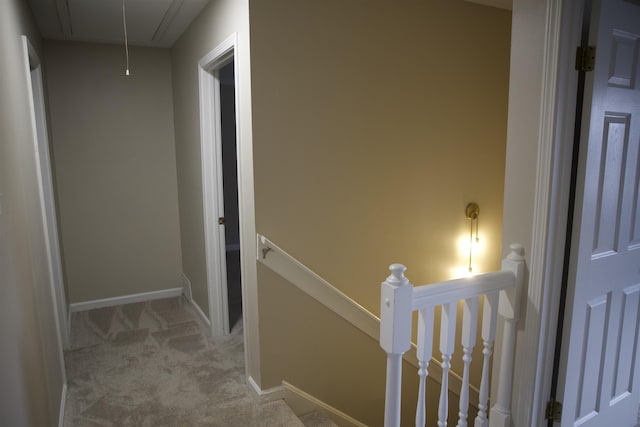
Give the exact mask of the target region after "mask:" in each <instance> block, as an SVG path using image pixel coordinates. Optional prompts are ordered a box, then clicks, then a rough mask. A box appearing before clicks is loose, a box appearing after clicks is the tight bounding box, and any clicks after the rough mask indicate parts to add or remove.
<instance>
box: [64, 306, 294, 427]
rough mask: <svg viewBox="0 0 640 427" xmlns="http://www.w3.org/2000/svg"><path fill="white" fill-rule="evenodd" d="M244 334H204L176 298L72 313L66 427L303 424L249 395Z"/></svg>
mask: <svg viewBox="0 0 640 427" xmlns="http://www.w3.org/2000/svg"><path fill="white" fill-rule="evenodd" d="M242 334H243V332H242V322H238V323H237V324H236V325H235V327H234V329H233V331H232V333H231V335H229V336H227V337H217V338H213V337H209V336H207V333H206V328H205V327H204V325H203V324H202V322H201V321H200V319H199V318H198V316H197V314H196V312H195V311H194V309H193V307H192V306H191V304H190V303H189V302H188V301H187V300H186V299H184V298H182V297H179V298H170V299H161V300H155V301H148V302H141V303H134V304H127V305H122V306H117V307H105V308H98V309H93V310H89V311H84V312H76V313H73V315H72V320H71V344H72V346H71V349H70V350H69V351H67V352H65V355H64V356H65V365H66V369H67V376H68V391H67V405H66V413H65V423H64V425H65V426H66V427H85V426H86V427H94V426H205V425H206V426H283V427H284V426H287V427H288V426H302V425H303V424H302V423H301V422H300V420H299V419H298V418H297V417H296V416H295V415H294V414H293V412H291V410H290V409H289V408H288V407H287V406H286V404H285V403H284V401H281V400H279V401H275V402H271V403H266V404H262V405H260V404H258V403H257V401H256V399H255V397H253V396H252V394H251V391H250V389H249V387H248V386H247V385H246V384H245V380H244V352H243V335H242Z"/></svg>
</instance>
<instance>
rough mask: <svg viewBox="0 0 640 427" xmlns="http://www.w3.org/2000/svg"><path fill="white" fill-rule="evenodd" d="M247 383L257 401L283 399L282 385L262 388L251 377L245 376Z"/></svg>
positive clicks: (264, 401) (265, 401)
mask: <svg viewBox="0 0 640 427" xmlns="http://www.w3.org/2000/svg"><path fill="white" fill-rule="evenodd" d="M247 384H248V385H249V388H251V391H253V395H254V397H255V398H256V399H257V400H258V402H259V403H267V402H274V401H276V400H282V399H284V387H282V386H281V385H279V386H275V387H271V388H268V389H266V390H262V389H261V388H260V386H259V385H258V383H256V381H255V380H254V379H253V378H252V377H251V376H249V377H247Z"/></svg>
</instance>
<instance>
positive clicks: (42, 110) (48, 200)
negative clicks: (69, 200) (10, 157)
mask: <svg viewBox="0 0 640 427" xmlns="http://www.w3.org/2000/svg"><path fill="white" fill-rule="evenodd" d="M22 45H23V49H24V54H25V67H26V74H27V85H28V88H27V90H28V93H29V107H30V108H29V109H30V116H31V117H30V121H31V129H32V132H33V143H34V150H35V161H36V168H37V174H38V177H37V179H38V193H39V198H40V206H41V209H42V226H43V231H44V238H45V244H46V252H47V264H48V266H47V268H48V273H49V277H50V279H51V283H50V286H51V293H52V296H53V301H54V307H53V309H54V314H55V317H56V323H57V328H56V329H57V331H58V340H59V342H60V345H61V348H62V349H68V348H69V347H70V317H69V310H68V307H67V298H66V296H65V290H64V276H63V272H62V256H61V253H60V239H59V236H58V222H57V218H56V201H55V196H54V190H53V174H52V170H51V158H50V152H49V135H48V132H47V113H46V106H45V101H44V85H43V79H42V62H41V61H40V57H39V55H38V53H37V52H36V50H35V48H34V47H33V45H32V44H31V42H30V41H29V39H28V38H27V36H24V35H23V36H22Z"/></svg>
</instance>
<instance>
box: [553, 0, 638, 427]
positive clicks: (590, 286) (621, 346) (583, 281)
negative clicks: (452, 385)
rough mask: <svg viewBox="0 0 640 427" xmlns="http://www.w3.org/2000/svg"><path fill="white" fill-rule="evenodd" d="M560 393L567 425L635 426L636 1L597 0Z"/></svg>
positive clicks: (586, 93)
mask: <svg viewBox="0 0 640 427" xmlns="http://www.w3.org/2000/svg"><path fill="white" fill-rule="evenodd" d="M589 38H590V40H589V44H590V45H595V46H596V64H595V69H594V71H593V72H592V73H588V74H587V80H586V86H585V98H584V100H585V101H584V105H585V108H584V114H583V126H582V138H581V143H580V155H579V166H578V185H577V190H576V204H575V213H574V230H573V236H572V245H571V261H570V270H569V282H568V289H567V304H566V308H565V328H564V331H565V332H564V336H563V342H562V354H561V360H560V376H559V382H558V393H557V396H559V398H560V400H561V402H562V404H563V411H562V421H561V425H562V426H578V425H581V426H604V425H609V426H620V427H623V426H633V425H635V423H636V421H637V408H638V401H639V400H640V390H638V387H639V386H640V381H639V379H640V376H639V374H640V372H639V371H638V370H637V369H636V368H637V366H638V333H639V332H640V328H639V326H640V323H639V321H640V205H639V203H640V198H639V192H640V187H639V184H640V182H639V177H640V164H639V160H640V150H639V149H640V88H639V87H638V84H640V74H639V73H640V67H639V65H640V64H638V62H639V60H638V56H639V54H640V2H639V1H637V0H603V1H602V2H594V7H593V19H592V23H591V29H590V37H589Z"/></svg>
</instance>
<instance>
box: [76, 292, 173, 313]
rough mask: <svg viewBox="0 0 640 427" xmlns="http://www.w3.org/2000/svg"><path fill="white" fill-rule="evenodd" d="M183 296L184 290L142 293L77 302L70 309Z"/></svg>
mask: <svg viewBox="0 0 640 427" xmlns="http://www.w3.org/2000/svg"><path fill="white" fill-rule="evenodd" d="M181 295H182V288H169V289H163V290H160V291H151V292H142V293H139V294H131V295H122V296H119V297H112V298H102V299H95V300H91V301H83V302H75V303H73V304H71V306H70V309H71V311H72V312H77V311H86V310H92V309H94V308H103V307H113V306H115V305H123V304H131V303H134V302H143V301H152V300H156V299H162V298H175V297H179V296H181Z"/></svg>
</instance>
